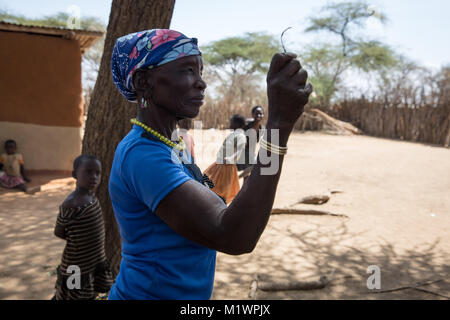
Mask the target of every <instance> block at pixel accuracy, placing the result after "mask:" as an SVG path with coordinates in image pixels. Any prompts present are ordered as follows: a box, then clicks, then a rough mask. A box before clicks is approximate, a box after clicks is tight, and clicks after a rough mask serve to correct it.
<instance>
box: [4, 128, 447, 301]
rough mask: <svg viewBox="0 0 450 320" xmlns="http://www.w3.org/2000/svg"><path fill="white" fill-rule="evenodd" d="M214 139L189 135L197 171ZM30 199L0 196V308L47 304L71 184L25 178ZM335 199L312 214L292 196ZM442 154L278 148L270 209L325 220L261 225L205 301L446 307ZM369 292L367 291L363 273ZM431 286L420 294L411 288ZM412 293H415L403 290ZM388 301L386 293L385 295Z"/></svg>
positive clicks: (393, 145) (340, 144) (350, 146)
mask: <svg viewBox="0 0 450 320" xmlns="http://www.w3.org/2000/svg"><path fill="white" fill-rule="evenodd" d="M224 134H225V133H224V132H222V131H212V130H204V131H195V132H194V140H195V141H196V154H197V159H198V160H199V166H200V167H201V169H203V170H204V169H206V167H207V166H208V165H209V164H211V163H212V162H213V161H214V158H215V153H216V151H217V148H218V147H219V146H220V144H221V142H222V139H223V137H224ZM32 178H33V179H34V180H33V184H42V191H41V192H38V193H36V194H35V195H26V194H23V193H20V192H16V191H5V190H4V189H3V190H0V299H49V298H50V297H51V296H52V295H53V286H54V281H55V275H54V273H53V270H54V268H55V267H56V265H57V264H58V263H59V259H60V255H61V253H62V250H63V248H64V242H63V241H62V240H59V239H57V238H56V237H55V236H53V227H54V223H55V219H56V215H57V211H58V206H59V204H60V203H61V202H62V201H63V199H64V198H65V196H66V195H67V194H69V193H70V192H71V191H72V190H73V188H74V184H73V183H74V181H73V179H72V178H67V177H60V176H45V177H39V176H35V177H32ZM336 190H338V191H341V192H340V193H334V194H332V195H331V199H330V200H329V201H328V202H327V203H326V204H323V205H295V203H296V202H297V201H298V200H299V199H300V198H302V197H305V196H309V195H314V194H324V193H326V192H329V191H336ZM449 190H450V150H449V149H446V148H442V147H435V146H429V145H423V144H418V143H409V142H403V141H393V140H387V139H378V138H372V137H366V136H335V135H327V134H322V133H295V134H293V135H292V136H291V138H290V141H289V153H288V155H287V156H286V159H285V165H284V167H283V171H282V176H281V179H280V183H279V186H278V192H277V195H276V200H275V205H274V207H275V208H283V207H287V206H293V207H294V208H297V209H305V208H312V209H315V210H325V211H328V212H331V213H335V214H340V215H342V216H332V215H300V214H281V215H273V216H272V217H271V219H270V221H269V224H268V226H267V228H266V230H265V232H264V233H263V235H262V237H261V239H260V241H259V243H258V245H257V247H256V249H255V250H254V251H253V252H252V253H250V254H245V255H241V256H230V255H225V254H221V253H218V255H217V272H216V279H215V288H214V292H213V296H212V298H213V299H248V294H249V286H250V283H251V281H252V277H253V275H254V274H258V275H259V276H260V278H261V279H263V280H265V281H309V280H311V281H313V280H316V279H318V277H319V276H321V275H325V274H329V273H330V272H332V271H333V270H334V275H333V277H332V281H331V283H330V284H329V285H328V286H326V287H325V288H323V289H316V290H309V291H306V290H297V291H278V292H266V291H262V290H258V291H256V296H255V298H256V299H446V298H445V297H449V296H450V282H449V280H448V276H449V273H450V272H449V271H450V263H449V262H450V255H449V253H450V232H449V227H450V195H449ZM371 265H376V266H378V267H379V268H380V271H381V291H389V292H377V291H379V290H370V289H368V288H367V279H368V277H369V276H370V275H371V274H369V273H367V268H368V267H369V266H371ZM429 282H433V283H431V284H426V285H421V284H423V283H429ZM404 287H415V288H404ZM391 290H394V291H391Z"/></svg>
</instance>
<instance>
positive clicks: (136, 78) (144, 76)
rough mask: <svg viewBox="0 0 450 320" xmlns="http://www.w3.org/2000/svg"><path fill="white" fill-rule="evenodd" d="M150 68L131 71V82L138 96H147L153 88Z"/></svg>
mask: <svg viewBox="0 0 450 320" xmlns="http://www.w3.org/2000/svg"><path fill="white" fill-rule="evenodd" d="M151 71H152V70H145V69H137V70H136V71H134V73H133V77H132V82H133V86H134V89H135V90H136V92H137V94H138V96H143V97H149V96H151V91H152V88H153V73H152V72H151Z"/></svg>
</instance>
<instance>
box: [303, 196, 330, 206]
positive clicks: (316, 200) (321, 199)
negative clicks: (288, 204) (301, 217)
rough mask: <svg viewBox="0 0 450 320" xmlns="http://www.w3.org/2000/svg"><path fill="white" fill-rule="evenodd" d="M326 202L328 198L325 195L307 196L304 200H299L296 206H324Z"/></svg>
mask: <svg viewBox="0 0 450 320" xmlns="http://www.w3.org/2000/svg"><path fill="white" fill-rule="evenodd" d="M328 200H330V196H329V195H327V194H319V195H312V196H307V197H304V198H301V199H300V200H298V201H297V203H296V204H299V203H304V204H324V203H327V202H328Z"/></svg>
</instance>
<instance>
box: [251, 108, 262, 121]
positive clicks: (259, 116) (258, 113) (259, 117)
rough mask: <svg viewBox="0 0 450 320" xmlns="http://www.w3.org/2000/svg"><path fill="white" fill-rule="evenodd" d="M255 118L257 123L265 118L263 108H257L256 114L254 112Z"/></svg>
mask: <svg viewBox="0 0 450 320" xmlns="http://www.w3.org/2000/svg"><path fill="white" fill-rule="evenodd" d="M253 118H254V119H255V120H256V121H261V120H262V119H263V118H264V110H263V109H262V108H257V109H256V110H255V112H253Z"/></svg>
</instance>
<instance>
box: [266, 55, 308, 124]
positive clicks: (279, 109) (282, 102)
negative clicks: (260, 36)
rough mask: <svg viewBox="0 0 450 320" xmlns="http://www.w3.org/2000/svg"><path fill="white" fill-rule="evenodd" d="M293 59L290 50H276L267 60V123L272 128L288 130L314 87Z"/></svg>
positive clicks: (304, 71) (297, 62)
mask: <svg viewBox="0 0 450 320" xmlns="http://www.w3.org/2000/svg"><path fill="white" fill-rule="evenodd" d="M296 58H297V55H295V54H293V53H277V54H275V55H274V56H273V58H272V62H271V63H270V68H269V72H268V73H267V97H268V101H269V116H268V121H267V124H268V126H269V124H270V126H271V127H272V128H273V129H281V130H283V129H286V130H289V132H290V131H291V130H292V128H293V126H294V124H295V122H296V121H297V119H298V118H299V117H300V116H301V114H302V113H303V108H304V106H305V105H306V104H307V103H308V99H309V95H310V94H311V92H312V90H313V88H312V85H311V84H310V83H308V84H307V83H306V80H307V79H308V73H307V72H306V70H305V69H302V66H301V64H300V62H299V61H298V60H297V59H296Z"/></svg>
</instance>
